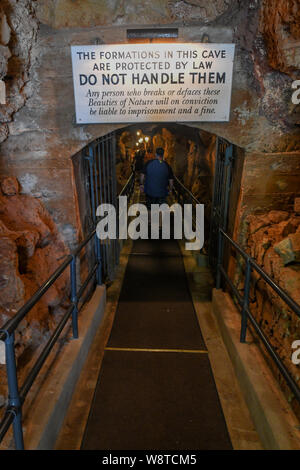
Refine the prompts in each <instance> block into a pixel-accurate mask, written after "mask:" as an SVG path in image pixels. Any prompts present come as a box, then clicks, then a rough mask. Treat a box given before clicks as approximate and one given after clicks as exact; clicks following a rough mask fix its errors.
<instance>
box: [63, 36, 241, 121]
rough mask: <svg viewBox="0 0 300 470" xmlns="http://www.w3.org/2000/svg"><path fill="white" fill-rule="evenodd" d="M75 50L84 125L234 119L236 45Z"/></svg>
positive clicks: (77, 94)
mask: <svg viewBox="0 0 300 470" xmlns="http://www.w3.org/2000/svg"><path fill="white" fill-rule="evenodd" d="M71 49H72V66H73V82H74V95H75V107H76V121H77V123H78V124H88V123H91V124H92V123H109V122H110V123H122V122H126V123H129V122H161V121H164V122H171V121H178V122H183V121H194V122H195V121H228V120H229V113H230V101H231V85H232V68H233V59H234V44H197V43H189V44H178V43H172V44H166V43H164V44H157V43H154V44H122V45H120V44H118V45H95V46H71Z"/></svg>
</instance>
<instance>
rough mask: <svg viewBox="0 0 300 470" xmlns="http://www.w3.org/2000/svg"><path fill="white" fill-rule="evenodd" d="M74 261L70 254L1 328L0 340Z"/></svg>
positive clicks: (14, 327)
mask: <svg viewBox="0 0 300 470" xmlns="http://www.w3.org/2000/svg"><path fill="white" fill-rule="evenodd" d="M71 261H72V256H71V255H69V256H68V257H67V259H66V260H65V261H64V262H63V264H62V265H61V266H60V267H59V268H58V269H57V270H56V271H55V272H54V273H53V274H52V276H50V277H49V278H48V279H47V281H45V282H44V284H42V286H41V287H40V288H39V289H38V290H37V291H36V292H35V294H33V296H32V297H31V298H30V299H29V300H28V301H27V302H26V304H24V305H23V307H21V308H20V310H19V311H18V312H17V313H16V315H15V316H14V317H13V318H11V319H10V320H8V321H7V322H6V323H5V324H4V325H3V326H2V327H1V330H0V340H2V341H4V340H5V338H6V336H7V334H11V333H12V332H13V331H14V330H15V329H16V328H17V326H18V324H19V323H20V322H21V320H23V318H24V317H25V315H26V314H27V313H28V312H29V310H30V309H31V308H32V307H33V306H34V305H35V304H36V303H37V302H38V301H39V300H40V298H41V297H42V296H43V295H44V294H45V292H46V291H47V290H48V289H49V287H51V286H52V284H53V283H54V282H55V281H56V279H57V278H58V277H59V276H60V275H61V274H62V273H63V271H64V270H65V269H66V268H67V266H69V264H70V263H71Z"/></svg>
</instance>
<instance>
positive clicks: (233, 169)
mask: <svg viewBox="0 0 300 470" xmlns="http://www.w3.org/2000/svg"><path fill="white" fill-rule="evenodd" d="M157 147H163V148H164V159H165V161H166V162H167V163H168V164H169V165H170V166H171V168H172V169H173V172H174V175H175V176H176V177H177V178H178V179H179V181H180V182H181V183H182V184H183V185H184V186H185V187H186V188H187V190H188V191H190V192H191V193H192V194H193V196H194V197H195V198H196V199H197V200H198V201H199V202H200V203H201V204H203V205H204V219H205V223H204V232H205V233H204V246H203V249H202V251H201V252H202V254H203V255H205V256H206V257H209V261H210V264H211V266H212V267H213V269H214V267H215V266H216V262H217V260H216V253H217V243H218V241H217V237H218V227H219V226H221V227H222V228H224V229H225V230H227V232H228V233H229V234H230V235H232V234H233V231H234V224H235V214H236V209H237V205H238V198H239V188H240V183H241V176H242V167H243V151H242V149H240V148H237V147H236V146H235V145H233V144H231V143H230V142H228V141H227V140H226V139H224V138H222V137H219V136H216V135H215V134H212V133H209V132H206V131H204V130H200V129H198V128H194V127H190V126H185V125H181V124H174V123H151V124H141V125H139V124H134V125H130V126H127V127H125V128H121V129H120V130H117V131H114V132H110V133H109V134H107V135H105V136H103V137H99V138H98V139H95V140H94V141H93V142H91V143H90V144H88V145H87V146H85V147H84V148H83V149H82V150H80V151H79V152H78V153H77V154H76V155H74V156H73V157H72V162H73V168H74V177H75V184H76V189H77V199H78V210H79V218H80V223H81V230H82V236H83V237H84V236H86V235H87V234H88V233H89V232H90V231H91V230H92V228H93V227H94V226H95V222H96V209H97V206H98V205H99V204H102V203H110V204H113V205H114V207H117V199H118V198H117V196H118V194H119V193H120V191H121V189H122V188H123V187H124V185H125V184H126V182H127V180H128V178H129V177H130V175H131V174H132V172H133V170H134V167H135V157H136V155H137V154H139V153H141V152H142V153H143V155H144V156H143V161H144V163H146V162H147V161H149V160H150V159H153V158H155V149H156V148H157ZM229 208H230V210H229ZM103 250H104V255H103V257H104V261H103V262H104V269H105V270H106V272H107V276H108V278H113V275H114V266H115V265H116V264H117V263H118V257H119V245H118V243H117V241H116V240H114V241H111V242H109V241H108V240H107V241H106V242H105V243H103ZM225 256H226V254H225Z"/></svg>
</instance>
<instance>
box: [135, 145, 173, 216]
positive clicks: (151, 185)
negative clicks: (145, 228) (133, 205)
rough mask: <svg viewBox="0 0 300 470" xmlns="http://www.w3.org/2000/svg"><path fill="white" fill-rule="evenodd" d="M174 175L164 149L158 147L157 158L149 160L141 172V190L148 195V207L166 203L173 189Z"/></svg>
mask: <svg viewBox="0 0 300 470" xmlns="http://www.w3.org/2000/svg"><path fill="white" fill-rule="evenodd" d="M173 181H174V175H173V171H172V168H171V167H170V165H169V164H168V163H167V162H166V161H164V149H163V148H162V147H158V148H157V149H156V152H155V158H153V159H152V160H149V161H148V162H147V163H146V164H145V165H144V168H143V169H142V171H141V176H140V190H141V191H142V192H144V193H145V194H146V206H147V208H148V209H151V204H163V203H165V202H166V198H167V195H168V194H169V191H172V189H173Z"/></svg>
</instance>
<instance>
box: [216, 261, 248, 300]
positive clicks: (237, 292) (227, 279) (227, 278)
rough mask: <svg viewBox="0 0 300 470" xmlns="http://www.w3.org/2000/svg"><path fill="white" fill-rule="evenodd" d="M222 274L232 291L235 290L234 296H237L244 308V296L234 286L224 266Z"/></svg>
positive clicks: (221, 268)
mask: <svg viewBox="0 0 300 470" xmlns="http://www.w3.org/2000/svg"><path fill="white" fill-rule="evenodd" d="M220 272H221V273H222V275H223V276H224V278H225V279H226V281H227V282H228V284H229V286H230V287H231V289H232V290H233V292H234V294H235V295H236V297H237V300H238V302H239V304H240V305H241V306H242V305H243V299H242V296H241V294H240V293H239V291H238V290H237V288H236V287H235V285H234V284H233V282H232V280H231V279H230V277H229V276H228V274H227V273H226V271H225V269H224V268H223V266H220Z"/></svg>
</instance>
